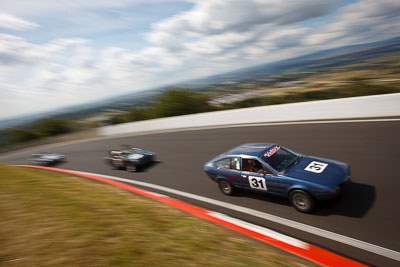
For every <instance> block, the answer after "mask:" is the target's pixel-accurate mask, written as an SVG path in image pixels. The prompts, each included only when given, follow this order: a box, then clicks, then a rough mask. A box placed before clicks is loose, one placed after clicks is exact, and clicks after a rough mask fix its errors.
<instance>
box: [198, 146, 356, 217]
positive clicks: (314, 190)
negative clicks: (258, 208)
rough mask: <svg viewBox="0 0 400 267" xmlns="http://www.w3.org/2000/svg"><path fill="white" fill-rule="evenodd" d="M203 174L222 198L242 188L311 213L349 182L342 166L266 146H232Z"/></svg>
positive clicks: (205, 167) (281, 148)
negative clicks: (276, 198) (274, 197)
mask: <svg viewBox="0 0 400 267" xmlns="http://www.w3.org/2000/svg"><path fill="white" fill-rule="evenodd" d="M204 171H205V172H206V173H207V175H208V176H209V177H210V178H211V179H212V180H213V181H215V182H217V183H218V184H219V188H220V190H221V191H222V193H224V194H225V195H232V194H234V192H235V190H236V189H237V188H243V189H250V190H254V191H258V192H265V193H268V194H271V195H276V196H283V197H287V198H289V201H290V203H291V204H292V205H293V206H294V207H295V208H296V209H297V210H298V211H300V212H311V211H312V210H313V209H314V207H315V204H316V200H325V199H332V198H335V197H337V196H338V195H339V193H340V191H341V190H342V187H343V186H344V185H345V184H346V183H347V182H349V179H350V178H349V176H350V166H349V165H348V164H346V163H343V162H339V161H334V160H329V159H324V158H317V157H311V156H306V155H302V154H300V153H296V152H294V151H292V150H290V149H288V148H285V147H283V146H280V145H277V144H269V143H251V144H243V145H240V146H238V147H235V148H233V149H231V150H229V151H227V152H225V153H223V154H221V155H219V156H217V157H215V158H213V159H212V160H210V161H209V162H207V163H206V164H205V165H204Z"/></svg>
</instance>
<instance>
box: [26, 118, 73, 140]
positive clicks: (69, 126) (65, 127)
mask: <svg viewBox="0 0 400 267" xmlns="http://www.w3.org/2000/svg"><path fill="white" fill-rule="evenodd" d="M34 128H36V129H37V131H38V132H39V133H40V134H42V135H43V136H53V135H59V134H65V133H70V132H72V131H74V130H76V129H77V128H78V124H77V122H75V121H71V120H66V119H45V120H41V121H39V122H37V123H36V125H35V126H34Z"/></svg>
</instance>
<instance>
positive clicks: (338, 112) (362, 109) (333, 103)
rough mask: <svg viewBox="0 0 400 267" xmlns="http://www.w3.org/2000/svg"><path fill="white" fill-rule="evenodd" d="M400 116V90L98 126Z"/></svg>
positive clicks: (107, 131) (103, 131) (153, 127)
mask: <svg viewBox="0 0 400 267" xmlns="http://www.w3.org/2000/svg"><path fill="white" fill-rule="evenodd" d="M389 116H400V93H397V94H387V95H376V96H364V97H352V98H342V99H334V100H323V101H312V102H303V103H292V104H282V105H272V106H262V107H254V108H245V109H235V110H227V111H216V112H208V113H200V114H193V115H184V116H177V117H169V118H162V119H154V120H147V121H139V122H131V123H124V124H118V125H114V126H105V127H101V128H99V134H100V135H113V134H128V133H141V132H152V131H165V130H173V129H182V128H198V127H212V126H224V125H232V124H250V123H273V122H283V121H304V120H325V119H351V118H376V117H389Z"/></svg>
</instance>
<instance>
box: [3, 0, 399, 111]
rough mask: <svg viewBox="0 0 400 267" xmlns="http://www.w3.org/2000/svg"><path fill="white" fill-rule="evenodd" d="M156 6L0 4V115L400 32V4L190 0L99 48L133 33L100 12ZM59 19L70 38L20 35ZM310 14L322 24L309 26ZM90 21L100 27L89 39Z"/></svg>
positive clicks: (125, 2) (121, 0)
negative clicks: (124, 42)
mask: <svg viewBox="0 0 400 267" xmlns="http://www.w3.org/2000/svg"><path fill="white" fill-rule="evenodd" d="M155 2H164V1H162V0H154V1H145V0H143V1H133V0H132V1H131V0H116V1H106V0H100V1H97V0H96V1H95V0H88V1H78V0H68V1H66V0H60V1H52V0H43V1H32V0H20V1H11V0H2V1H1V2H0V10H6V11H7V12H8V13H7V14H8V15H6V16H5V18H6V19H4V17H3V21H5V22H3V23H2V20H1V18H2V17H1V15H0V27H3V28H6V29H7V30H18V31H19V32H18V35H16V34H14V35H13V34H9V32H10V31H7V32H8V34H6V33H1V32H0V92H1V100H0V101H1V105H0V114H1V115H2V116H8V115H10V114H17V113H18V112H19V113H18V114H20V113H23V112H24V111H39V110H40V109H43V108H56V107H61V106H63V105H67V104H77V103H84V102H86V101H93V100H96V99H99V98H103V97H107V96H112V95H115V94H122V93H127V92H132V91H135V90H141V89H146V88H154V87H157V86H161V85H165V84H170V83H173V82H176V81H183V80H188V79H192V78H199V77H201V76H205V75H211V74H216V73H220V72H226V71H229V70H233V69H239V68H242V67H247V66H252V65H256V64H261V63H268V62H272V61H276V60H280V59H285V58H289V57H294V56H300V55H303V54H305V53H310V52H314V51H317V50H322V49H326V48H331V47H335V46H341V45H347V44H357V43H361V42H368V41H375V40H383V39H387V38H390V37H395V36H397V35H400V19H399V16H400V2H399V1H391V0H381V1H373V0H365V1H358V2H356V3H352V4H349V5H346V6H344V7H343V8H341V9H338V10H337V9H336V10H335V9H334V3H335V2H336V1H333V0H332V1H331V0H314V1H306V0H288V1H278V0H247V1H242V0H225V1H223V0H220V1H214V0H198V1H197V0H196V1H194V0H193V1H190V2H192V3H193V7H192V8H191V9H189V10H186V11H183V12H179V13H175V15H173V16H170V17H169V18H167V19H163V20H160V21H158V22H157V23H154V24H153V25H147V27H145V28H146V29H150V31H148V32H147V33H145V32H141V34H143V36H146V38H147V41H148V42H147V43H146V42H143V43H141V44H140V47H142V48H141V49H138V48H137V47H136V48H135V50H133V49H130V48H129V46H121V45H119V43H115V44H113V45H112V46H111V45H110V46H108V47H106V48H98V47H99V46H98V42H99V39H96V37H97V35H101V36H100V37H101V38H104V36H103V34H104V33H107V32H108V31H113V29H123V31H124V32H125V31H126V35H127V36H129V35H132V34H133V33H131V32H129V30H128V29H129V27H127V24H124V21H123V19H120V18H118V17H117V18H114V17H113V16H109V17H107V16H103V15H104V14H101V15H99V14H98V13H96V12H97V11H99V12H105V13H107V12H108V11H113V12H114V11H115V12H116V13H112V14H117V13H118V12H122V11H125V8H126V7H132V5H133V6H134V5H138V3H145V4H146V5H147V4H150V3H155ZM166 2H168V1H166ZM173 2H174V1H171V3H173ZM17 3H18V4H17ZM20 6H24V8H23V9H22V8H19V7H20ZM88 10H90V12H87V11H88ZM134 10H135V9H134V8H131V9H130V12H132V14H130V18H131V19H132V20H134V17H135V16H143V14H136V13H134ZM123 13H124V14H127V13H126V12H123ZM9 14H13V15H9ZM49 14H50V15H49ZM68 14H70V15H71V16H67V15H68ZM325 15H330V16H329V20H324V16H325ZM7 16H8V17H7ZM15 16H18V17H15ZM57 16H59V17H60V20H62V21H63V23H66V22H70V23H72V24H71V25H66V27H69V31H68V34H67V33H66V32H65V31H60V33H58V32H57V33H58V34H63V36H69V37H64V38H51V39H50V40H45V41H40V42H38V41H36V42H35V41H32V40H30V39H29V35H24V34H26V33H28V32H29V31H27V30H30V29H36V31H37V32H40V31H45V30H46V28H45V27H44V26H43V25H42V22H43V21H45V20H46V19H48V18H49V17H50V18H51V20H52V21H53V20H54V21H55V23H57V22H59V20H57ZM100 17H101V19H100ZM10 18H11V19H10ZM22 18H29V19H32V20H35V21H37V22H38V23H39V24H40V25H41V27H40V28H38V24H37V23H35V22H33V21H28V20H25V19H22ZM114 19H115V20H114ZM315 19H316V20H317V21H318V20H320V21H323V24H320V25H316V24H313V26H310V25H311V24H308V22H310V21H312V20H314V21H315ZM12 21H14V22H12ZM90 21H92V25H91V26H90V27H92V28H93V27H94V28H98V32H95V33H96V34H93V31H91V35H85V34H84V33H87V30H88V28H86V27H87V25H86V24H87V23H89V22H90ZM111 22H113V23H111ZM114 22H115V23H114ZM7 23H9V24H7ZM74 23H75V24H74ZM6 24H7V25H13V26H7V27H6V26H4V25H6ZM2 25H3V26H2ZM63 25H64V24H63ZM77 25H78V26H79V27H77ZM81 25H82V26H81ZM63 29H65V28H63ZM23 30H25V31H23ZM72 30H74V31H75V32H76V33H77V34H71V33H73V31H72ZM91 30H93V29H91ZM36 31H35V34H36ZM135 34H136V33H135ZM22 36H24V37H22ZM27 36H28V37H27ZM60 36H61V35H60ZM70 36H76V37H70ZM135 40H136V39H135ZM135 45H136V44H135ZM122 47H124V48H122Z"/></svg>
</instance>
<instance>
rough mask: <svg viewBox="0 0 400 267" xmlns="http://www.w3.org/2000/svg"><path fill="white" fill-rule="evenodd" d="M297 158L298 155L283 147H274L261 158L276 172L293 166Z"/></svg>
mask: <svg viewBox="0 0 400 267" xmlns="http://www.w3.org/2000/svg"><path fill="white" fill-rule="evenodd" d="M299 157H300V154H299V153H296V152H293V151H291V150H290V149H287V148H284V147H280V146H275V147H273V148H271V149H270V150H269V151H267V152H266V153H264V155H262V157H261V158H262V159H263V160H264V161H265V162H266V163H268V164H269V165H270V166H271V167H272V168H274V169H275V170H276V171H277V172H281V171H284V170H286V169H287V168H289V167H290V166H291V165H293V164H294V163H295V162H296V160H297V159H298V158H299Z"/></svg>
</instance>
